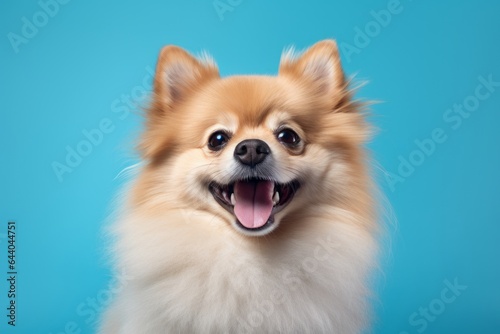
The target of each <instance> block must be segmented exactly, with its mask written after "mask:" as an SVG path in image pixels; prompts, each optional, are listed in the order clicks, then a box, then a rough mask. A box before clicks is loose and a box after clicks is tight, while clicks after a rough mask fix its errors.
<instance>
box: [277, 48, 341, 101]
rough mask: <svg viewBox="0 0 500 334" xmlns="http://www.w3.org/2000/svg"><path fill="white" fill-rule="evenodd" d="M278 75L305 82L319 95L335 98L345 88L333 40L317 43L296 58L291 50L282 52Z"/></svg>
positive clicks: (337, 52)
mask: <svg viewBox="0 0 500 334" xmlns="http://www.w3.org/2000/svg"><path fill="white" fill-rule="evenodd" d="M279 74H280V75H285V76H292V77H294V78H296V79H299V80H305V81H306V82H307V83H308V84H311V85H313V87H315V91H316V92H317V93H318V94H320V95H326V96H331V97H335V96H336V95H338V94H339V93H342V91H343V89H344V88H345V78H344V72H343V71H342V66H341V64H340V56H339V51H338V48H337V43H335V41H334V40H324V41H321V42H318V43H316V44H314V45H313V46H311V47H310V48H309V49H307V50H306V51H305V52H303V53H302V54H300V55H298V56H297V55H295V54H294V51H293V49H291V50H288V51H286V52H284V53H283V55H282V56H281V62H280V69H279Z"/></svg>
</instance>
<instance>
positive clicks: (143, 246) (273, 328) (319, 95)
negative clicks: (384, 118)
mask: <svg viewBox="0 0 500 334" xmlns="http://www.w3.org/2000/svg"><path fill="white" fill-rule="evenodd" d="M352 95H353V92H352V89H350V88H349V81H348V80H346V78H345V76H344V73H343V70H342V68H341V63H340V57H339V52H338V49H337V46H336V43H335V42H334V41H333V40H325V41H321V42H318V43H317V44H315V45H313V46H312V47H310V48H309V49H307V50H306V51H305V52H303V53H296V52H294V51H293V50H289V51H286V52H285V53H283V55H282V57H281V62H280V65H279V71H278V75H277V76H230V77H226V78H221V77H220V76H219V72H218V69H217V66H216V64H215V63H214V62H213V61H212V60H211V58H209V57H208V56H203V57H200V58H195V57H193V56H192V55H190V54H189V53H188V52H186V51H185V50H183V49H181V48H179V47H176V46H167V47H165V48H164V49H163V50H162V51H161V53H160V55H159V60H158V64H157V68H156V74H155V79H154V96H153V99H152V102H151V106H150V108H149V109H148V111H147V115H146V125H145V131H144V133H143V135H142V137H141V140H140V143H139V145H138V147H139V152H140V154H141V157H142V159H143V161H144V163H143V166H142V167H141V170H140V173H139V174H138V176H137V178H136V180H135V181H134V183H133V184H132V186H131V188H130V190H129V191H128V192H127V193H126V196H125V197H126V198H125V200H124V202H125V203H124V204H123V207H122V208H121V209H120V215H119V217H118V219H117V223H116V224H115V225H114V229H113V232H114V233H115V235H116V244H115V247H114V254H115V261H116V266H117V269H118V271H123V272H125V273H126V275H127V276H128V277H130V279H129V280H127V281H126V282H124V283H123V284H122V285H123V289H121V291H120V292H119V294H118V295H117V296H116V300H115V301H114V302H113V303H112V305H111V306H110V308H109V309H108V311H107V312H106V314H105V316H104V319H103V322H102V325H101V328H100V332H101V333H104V334H138V333H140V334H144V333H147V334H150V333H152V334H159V333H301V334H303V333H341V334H346V333H360V332H362V331H363V330H365V329H367V326H369V323H370V313H371V312H370V307H369V304H370V299H371V298H370V296H371V294H370V290H371V289H370V285H371V284H370V276H371V273H372V269H373V268H374V267H375V264H376V253H377V248H378V247H377V242H376V232H377V224H376V210H375V205H374V200H373V198H374V196H373V190H374V187H373V184H372V180H371V177H370V172H369V170H368V165H369V164H368V163H367V161H368V160H367V154H366V152H365V150H364V148H363V145H364V143H365V141H366V140H367V139H368V138H369V136H370V127H369V125H368V124H367V122H366V120H365V115H364V114H363V110H362V109H363V108H362V104H361V103H360V102H357V101H355V100H353V97H352Z"/></svg>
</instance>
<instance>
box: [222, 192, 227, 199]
mask: <svg viewBox="0 0 500 334" xmlns="http://www.w3.org/2000/svg"><path fill="white" fill-rule="evenodd" d="M222 197H224V199H227V192H225V191H224V190H223V191H222Z"/></svg>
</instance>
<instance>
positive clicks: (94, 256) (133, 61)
mask: <svg viewBox="0 0 500 334" xmlns="http://www.w3.org/2000/svg"><path fill="white" fill-rule="evenodd" d="M43 1H45V0H42V2H43ZM227 1H228V0H223V1H222V2H225V3H226V4H227V3H228V2H227ZM390 3H391V2H390V1H387V0H377V1H307V2H306V1H296V2H294V1H264V0H252V1H241V2H240V3H238V1H235V0H233V1H232V4H233V5H231V4H228V6H229V8H230V10H229V9H228V10H227V11H225V12H224V13H222V14H221V15H219V14H218V12H217V10H216V9H215V8H214V1H213V0H206V1H194V0H187V1H167V0H161V1H140V2H139V1H106V2H104V1H95V0H94V1H82V0H72V1H69V2H68V3H67V4H64V5H63V4H61V5H59V9H58V12H57V13H55V15H53V17H48V16H47V18H48V19H47V22H43V14H42V16H40V15H38V16H37V17H36V18H35V19H36V20H38V21H37V22H38V23H39V24H40V25H41V26H40V27H39V28H38V32H37V33H36V34H34V33H33V31H31V33H32V35H34V36H31V38H28V39H27V40H26V41H25V42H26V43H23V44H21V45H19V46H18V52H17V53H16V52H15V48H14V47H13V46H12V44H11V42H10V41H9V33H11V32H12V33H14V34H17V35H22V28H23V25H24V24H25V23H23V17H26V18H27V19H28V20H29V21H30V22H33V19H34V18H33V16H34V15H35V16H36V15H37V12H40V11H41V10H42V7H41V6H40V4H38V2H37V1H34V0H29V1H18V0H5V1H2V2H1V4H0V36H1V39H0V52H1V61H0V73H1V76H0V92H1V93H0V94H1V100H0V107H1V109H0V110H1V111H0V112H1V119H0V128H1V131H0V148H1V155H0V170H1V173H0V190H1V191H0V223H1V224H0V268H2V269H1V273H2V274H0V306H1V307H0V310H3V311H0V319H1V320H0V332H1V333H29V334H32V333H54V334H55V333H71V332H75V333H78V330H80V331H81V333H93V332H94V329H93V325H92V323H93V318H92V316H93V312H94V310H96V313H97V311H98V310H99V309H100V308H101V307H103V306H105V304H106V300H107V297H108V295H109V293H108V292H109V291H110V289H109V288H108V284H109V282H110V279H111V276H110V272H109V268H108V267H107V264H106V261H105V257H104V251H105V245H104V243H103V238H102V237H101V229H102V226H103V225H104V224H105V221H106V218H107V216H108V215H109V213H110V211H111V204H112V198H113V196H114V194H115V193H116V192H117V190H118V189H119V188H120V185H122V184H123V183H124V182H125V180H126V178H124V177H117V175H118V174H119V172H120V171H121V170H122V169H124V168H125V167H127V166H130V165H132V164H134V163H135V162H136V158H135V155H134V152H133V150H132V146H133V142H134V138H136V136H137V134H138V132H139V131H140V128H141V122H142V120H141V118H140V116H139V110H140V108H136V107H134V108H130V107H125V104H124V103H123V102H121V101H120V98H122V94H126V95H131V94H132V93H134V94H135V97H136V99H135V100H134V101H133V104H134V105H139V106H140V105H144V103H145V101H146V100H144V99H140V98H139V97H138V94H139V92H140V91H141V89H149V83H150V80H151V77H150V75H149V72H148V68H154V65H155V62H156V57H157V55H158V52H159V50H160V48H161V47H162V46H163V45H166V44H177V45H180V46H182V47H185V48H187V49H188V50H190V51H192V52H194V53H197V52H199V51H202V50H207V51H209V52H210V53H211V54H212V55H213V56H214V58H215V59H216V61H217V62H218V64H219V66H220V69H221V73H222V74H223V75H231V74H240V73H260V74H274V73H276V71H277V66H278V63H279V57H280V53H281V50H282V49H283V48H284V47H286V46H290V45H296V46H297V47H298V48H299V49H301V48H304V47H306V46H309V45H311V44H313V43H314V42H316V41H318V40H321V39H324V38H336V39H337V40H338V42H339V44H340V45H341V46H342V47H343V50H342V59H343V65H344V68H345V71H346V73H347V74H354V73H357V78H358V80H365V79H367V80H369V84H368V85H366V86H365V87H364V88H363V89H361V91H360V92H359V94H358V96H359V97H363V98H365V99H368V100H379V101H382V103H379V104H376V105H374V106H373V107H372V113H373V116H372V117H371V120H372V122H373V123H374V124H375V125H376V126H377V127H378V128H379V129H380V130H379V133H378V135H377V136H376V137H375V139H374V140H373V141H372V142H371V143H370V145H369V146H370V148H371V149H372V150H373V152H374V153H373V154H374V156H375V158H376V160H377V161H378V165H379V167H380V168H378V169H377V171H378V172H377V173H378V179H379V182H380V185H381V187H382V189H383V190H384V192H385V193H386V196H387V197H388V199H389V202H390V203H391V205H392V208H393V212H394V216H395V217H396V219H397V223H396V224H392V225H389V227H388V231H389V234H390V239H391V250H390V252H388V254H386V256H385V257H384V260H383V262H382V269H383V272H384V274H383V276H382V277H381V279H380V280H379V281H380V282H379V283H378V288H377V290H378V291H377V293H378V295H379V298H378V301H377V302H376V303H375V311H376V323H375V328H374V331H373V332H374V333H398V334H402V333H418V332H419V331H420V332H425V333H499V332H500V288H499V282H500V266H499V261H498V256H499V255H500V242H499V241H498V240H499V238H500V224H499V223H500V205H499V204H498V201H499V189H500V177H499V171H500V149H499V144H500V131H499V130H498V127H499V125H498V124H499V122H500V114H499V112H500V87H496V88H495V89H496V90H495V91H494V92H492V93H491V95H490V96H489V97H488V98H487V99H485V100H483V101H480V104H479V106H478V107H477V109H476V110H475V111H473V112H471V115H470V117H468V118H466V119H463V122H462V123H461V126H460V127H459V128H457V129H453V128H452V125H453V124H454V123H450V122H446V121H445V120H444V119H443V116H444V115H445V113H446V111H447V109H449V108H452V107H453V105H454V104H458V103H463V102H464V100H467V99H468V100H467V101H468V102H471V101H473V98H472V100H471V96H473V95H474V94H475V89H476V87H478V85H479V84H480V81H479V80H478V77H480V76H483V77H484V78H488V76H489V75H491V76H492V78H493V80H494V81H500V66H499V65H500V64H499V60H500V19H499V15H500V2H497V1H493V0H491V1H485V0H480V1H439V2H437V1H428V0H427V1H425V0H414V1H411V0H401V3H400V6H399V7H397V8H398V10H399V12H398V13H397V14H392V15H391V20H390V22H389V23H387V24H385V23H384V25H385V26H381V25H380V24H378V23H374V22H376V21H375V18H374V16H373V13H371V11H376V12H379V11H380V10H386V9H387V8H388V6H389V7H390ZM226 9H227V8H226ZM43 23H45V24H43ZM377 27H378V28H377ZM365 29H372V30H369V33H370V35H371V36H368V37H367V38H365V39H364V40H362V38H361V37H359V34H360V33H359V31H360V30H361V31H364V30H365ZM11 36H12V35H11ZM349 47H356V48H357V49H356V52H354V53H353V51H352V50H353V49H352V48H349ZM143 81H144V82H146V83H147V85H146V86H145V87H142V86H143ZM482 92H485V91H482ZM118 107H120V108H121V109H118ZM127 109H129V111H130V113H128V114H127V113H125V112H127ZM119 110H120V112H118V113H117V112H116V111H119ZM103 119H104V120H105V119H109V121H110V122H111V128H112V130H111V131H108V133H105V134H103V138H102V140H101V142H100V143H99V142H97V143H98V144H96V145H92V146H91V147H90V150H91V152H90V153H89V154H88V155H87V156H86V157H83V159H82V161H81V162H80V163H79V164H78V166H76V167H75V168H73V170H72V172H70V173H69V172H68V173H65V174H63V175H62V181H60V180H59V179H58V177H57V176H56V174H55V172H54V170H53V166H52V164H53V162H54V161H57V162H60V163H63V164H64V163H65V158H66V155H67V146H69V147H71V148H72V149H76V147H77V145H79V143H80V145H83V144H81V142H82V141H84V140H85V135H84V134H83V132H82V131H84V130H87V131H91V130H92V129H95V128H97V127H98V126H99V124H100V122H101V121H102V120H103ZM437 128H440V129H442V130H443V132H444V134H445V136H446V140H445V141H444V142H442V143H435V148H434V150H433V152H431V154H428V155H425V156H424V159H423V161H422V154H421V153H415V152H417V151H418V150H419V148H418V146H417V144H416V143H415V140H424V139H426V138H430V137H431V135H432V132H433V131H434V130H435V129H437ZM83 149H85V147H84V148H83ZM87 149H89V148H88V147H87ZM411 157H413V159H414V160H413V161H417V162H418V166H415V167H414V170H413V171H412V172H411V173H408V174H409V175H406V176H405V177H404V178H403V179H404V182H403V181H402V180H403V179H399V182H396V183H395V184H393V186H392V187H391V186H390V182H388V180H392V181H393V182H394V180H395V179H394V178H391V177H394V176H395V175H397V174H398V168H399V167H400V163H401V159H406V160H408V159H410V158H411ZM418 158H420V161H419V160H418ZM415 159H417V160H415ZM387 177H389V179H387ZM8 220H15V221H16V222H17V247H18V250H17V260H18V264H17V269H18V271H19V275H18V299H17V303H18V314H17V317H18V318H17V326H16V327H15V328H11V327H9V326H7V324H6V322H7V321H6V319H7V318H6V316H5V315H4V314H5V313H6V311H5V308H6V307H7V302H8V300H7V297H6V291H7V282H6V279H5V278H4V273H5V272H6V271H7V268H6V266H7V252H6V247H7V239H6V235H5V233H6V223H7V221H8ZM446 280H448V282H450V283H454V282H455V280H457V282H458V283H459V284H460V285H462V286H466V287H467V288H466V289H465V290H462V291H461V293H460V295H458V296H456V298H455V300H454V301H453V302H451V303H444V302H443V301H442V300H441V292H442V291H443V289H445V288H446V283H445V281H446ZM448 293H449V292H448ZM447 296H448V297H449V296H451V294H448V295H447ZM93 299H95V300H94V301H93ZM443 305H444V309H443V308H442V306H443ZM429 306H431V307H433V309H434V311H431V312H435V314H434V315H433V318H429V319H432V320H421V319H425V318H424V317H423V316H421V315H419V312H421V311H422V309H421V308H428V307H429ZM414 312H416V313H417V315H416V318H415V319H416V320H418V319H420V323H418V324H417V325H416V324H415V323H412V322H410V320H409V318H410V317H411V316H412V314H414ZM415 319H414V320H415ZM422 321H423V322H424V323H425V324H426V328H424V325H423V324H422ZM73 328H78V330H74V329H73Z"/></svg>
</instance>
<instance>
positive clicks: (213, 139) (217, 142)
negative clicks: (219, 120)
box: [208, 131, 229, 151]
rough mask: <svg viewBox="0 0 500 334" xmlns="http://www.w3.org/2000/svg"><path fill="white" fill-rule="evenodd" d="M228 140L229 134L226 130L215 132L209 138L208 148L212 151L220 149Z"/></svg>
mask: <svg viewBox="0 0 500 334" xmlns="http://www.w3.org/2000/svg"><path fill="white" fill-rule="evenodd" d="M228 141H229V136H228V135H227V133H225V132H224V131H217V132H214V133H212V135H211V136H210V138H208V148H209V149H211V150H212V151H219V150H221V149H222V148H223V147H224V145H226V143H227V142H228Z"/></svg>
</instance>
